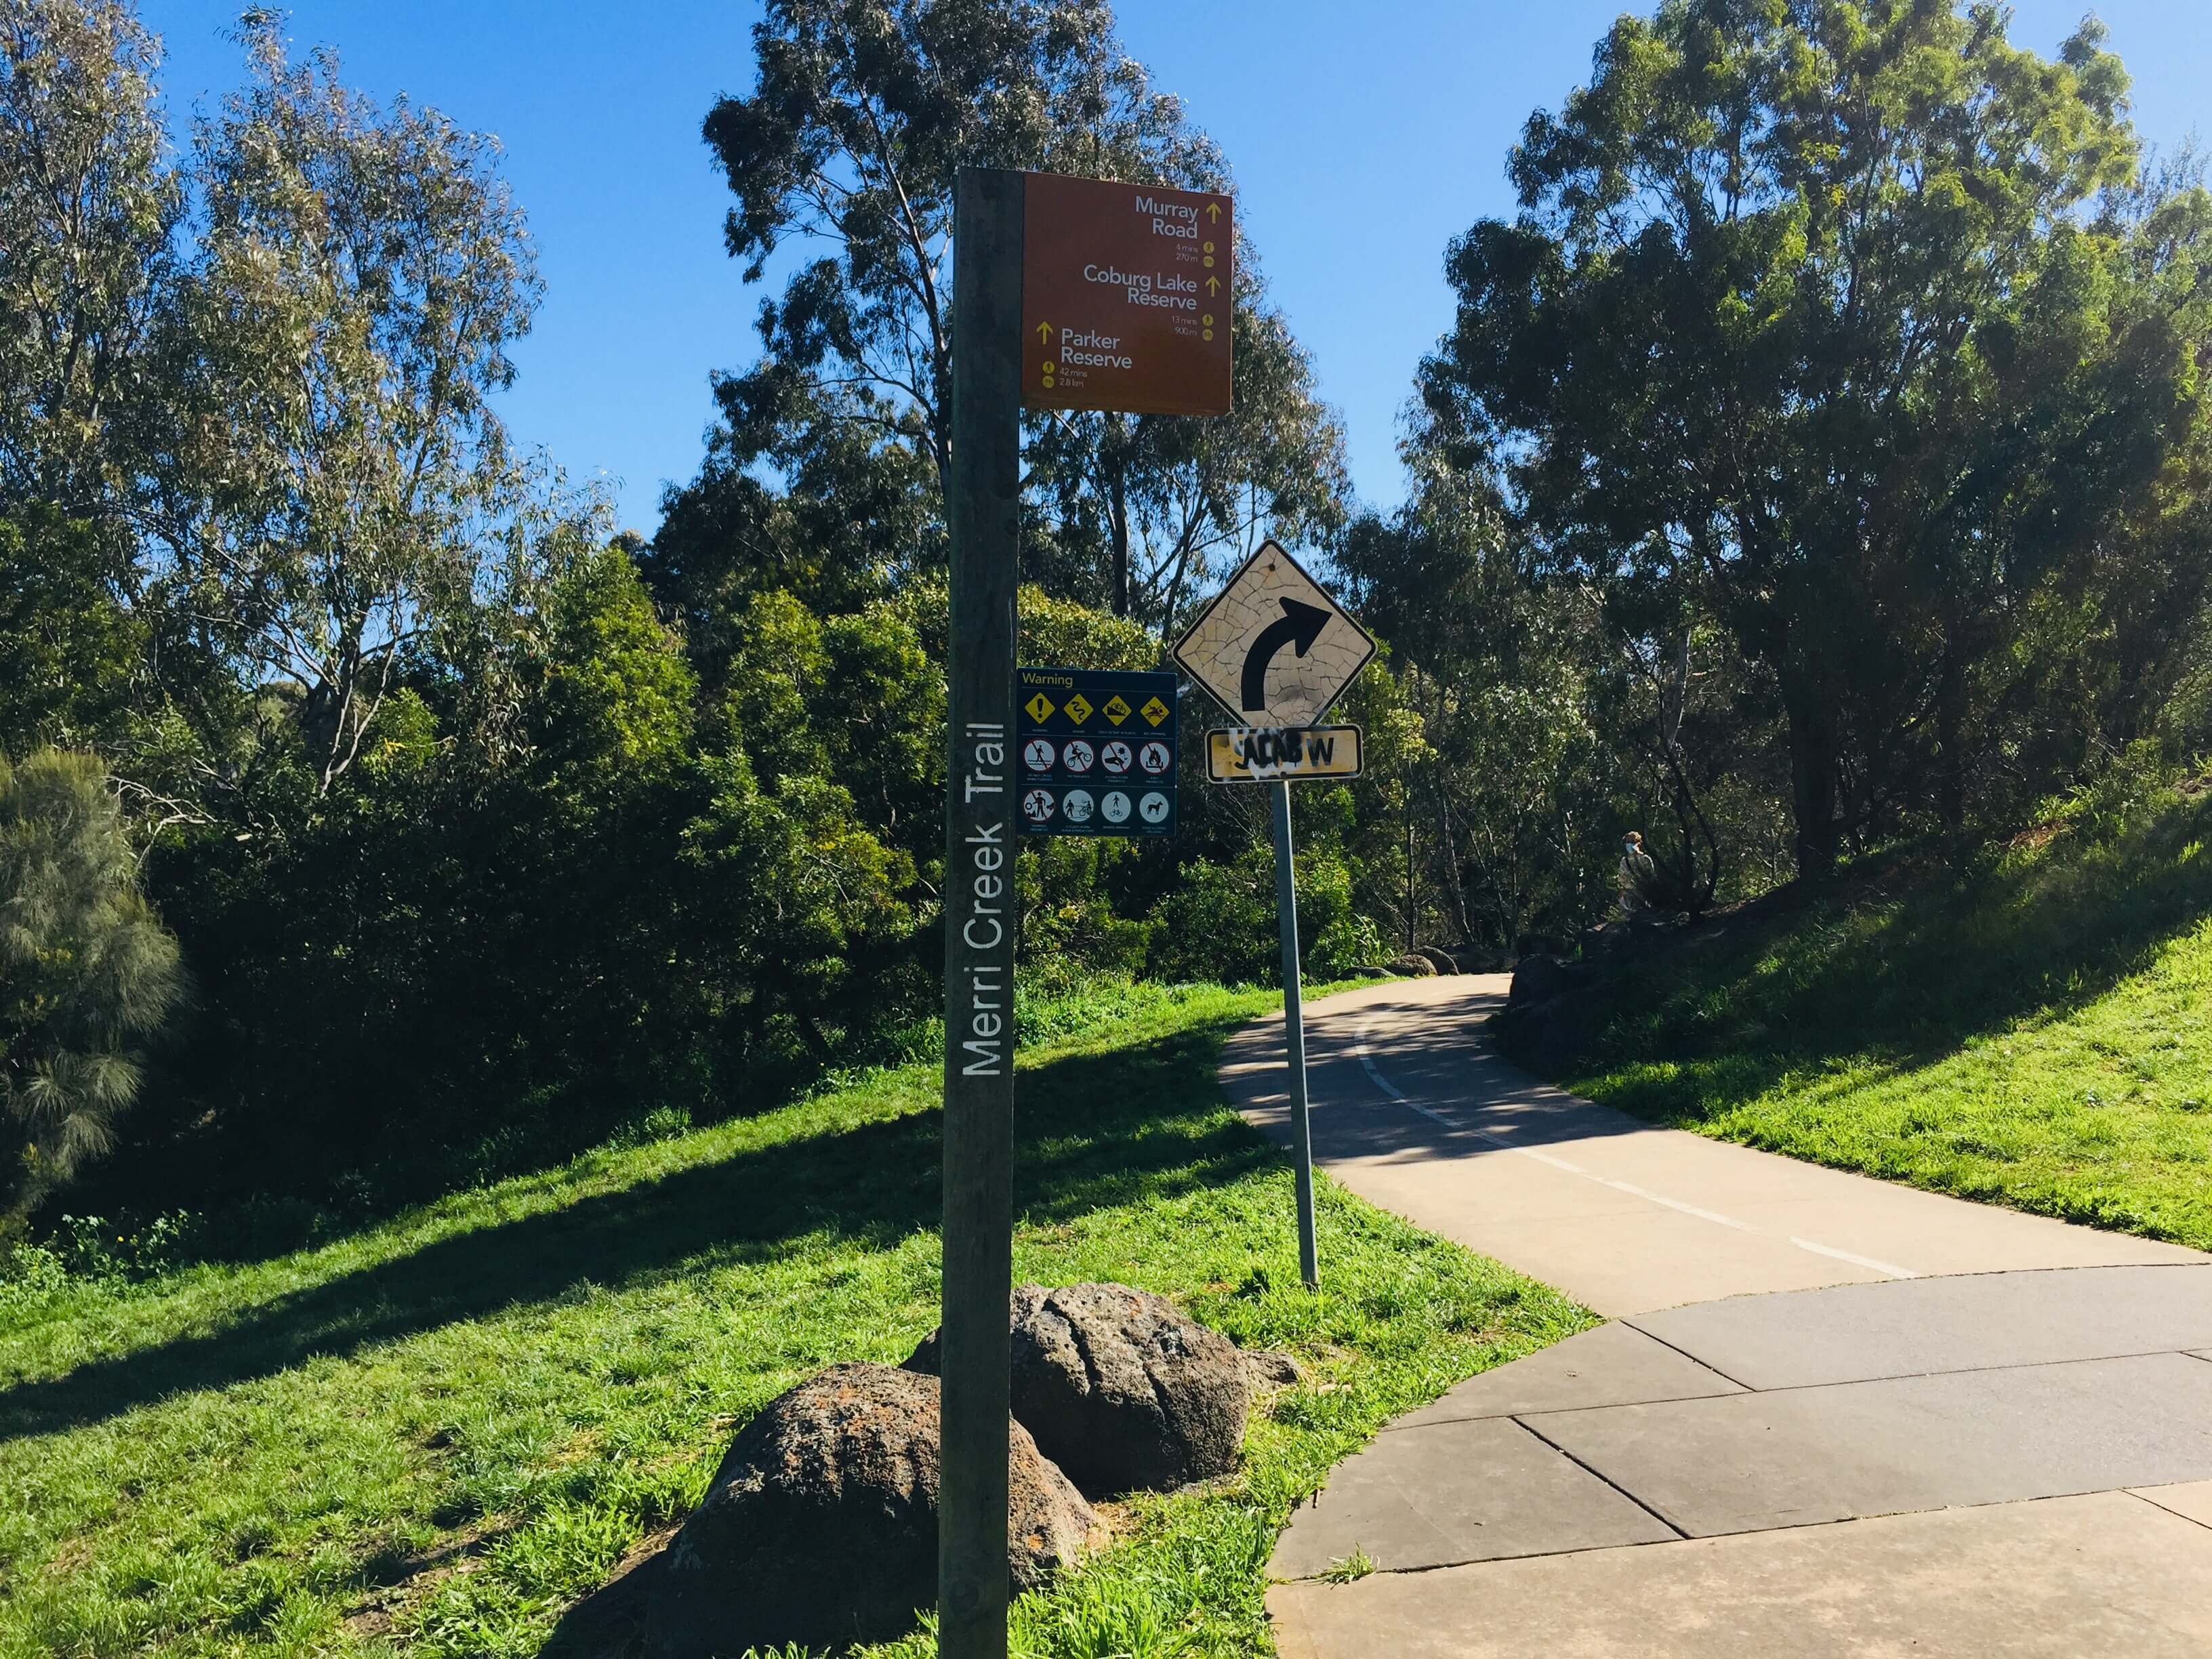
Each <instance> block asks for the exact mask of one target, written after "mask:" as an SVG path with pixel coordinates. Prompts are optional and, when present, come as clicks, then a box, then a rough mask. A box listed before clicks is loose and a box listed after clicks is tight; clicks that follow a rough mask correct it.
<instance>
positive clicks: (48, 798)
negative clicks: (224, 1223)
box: [0, 749, 183, 1216]
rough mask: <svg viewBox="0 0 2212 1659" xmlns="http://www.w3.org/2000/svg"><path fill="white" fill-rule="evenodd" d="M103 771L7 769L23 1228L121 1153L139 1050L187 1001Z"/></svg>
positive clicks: (3, 784)
mask: <svg viewBox="0 0 2212 1659" xmlns="http://www.w3.org/2000/svg"><path fill="white" fill-rule="evenodd" d="M182 994H183V980H182V976H181V975H180V974H179V969H178V963H177V944H176V941H175V940H174V939H172V938H171V937H170V936H169V934H168V933H167V932H166V931H165V930H164V929H163V928H162V927H161V922H160V921H159V920H158V919H156V917H155V915H154V912H153V910H152V908H151V907H149V905H148V904H147V902H146V901H145V898H144V897H143V895H141V894H140V892H139V890H138V884H137V864H136V861H135V860H133V858H132V857H131V847H130V843H129V842H128V841H127V840H126V839H125V836H124V833H123V825H122V822H121V817H120V815H119V814H118V811H117V810H116V805H115V801H114V799H113V797H112V795H111V794H110V793H108V789H107V780H106V774H105V773H104V772H103V770H102V769H101V768H100V763H99V762H98V761H97V760H95V759H94V758H93V757H90V756H88V755H75V754H65V753H64V752H62V751H61V750H54V749H44V750H40V751H38V752H37V753H36V754H33V755H32V756H30V757H28V758H27V759H25V760H23V761H21V762H20V763H17V764H15V765H14V766H12V767H11V766H9V764H8V763H7V762H6V760H5V759H4V758H0V1110H4V1115H0V1206H4V1213H6V1214H8V1215H9V1216H20V1215H21V1213H22V1212H23V1211H24V1210H25V1209H26V1208H27V1207H28V1206H30V1205H32V1204H34V1203H36V1202H37V1201H38V1200H40V1199H41V1198H43V1197H45V1196H46V1194H47V1193H48V1192H50V1191H51V1190H52V1189H53V1188H56V1187H58V1186H59V1185H61V1184H62V1183H63V1182H65V1181H67V1180H68V1179H69V1178H70V1176H72V1175H74V1174H75V1173H76V1171H77V1170H78V1168H79V1167H80V1166H81V1165H82V1164H84V1163H85V1162H86V1161H87V1160H88V1159H89V1158H93V1157H94V1156H95V1155H96V1154H99V1153H101V1152H106V1151H107V1150H108V1148H109V1147H110V1146H112V1145H113V1144H114V1139H115V1133H116V1125H117V1122H118V1119H119V1118H120V1117H121V1116H122V1115H123V1113H124V1112H125V1110H126V1109H128V1108H129V1107H130V1105H131V1103H132V1102H133V1101H134V1100H136V1099H137V1096H138V1086H139V1077H140V1070H139V1063H138V1057H137V1049H138V1047H139V1045H140V1044H142V1043H143V1042H146V1041H147V1040H148V1039H149V1038H150V1037H152V1036H154V1035H155V1033H156V1032H158V1031H159V1030H161V1026H162V1025H163V1024H164V1023H165V1022H166V1021H167V1019H168V1018H169V1016H170V1014H171V1012H173V1010H174V1009H175V1007H176V1006H177V1003H178V1001H179V998H180V996H181V995H182Z"/></svg>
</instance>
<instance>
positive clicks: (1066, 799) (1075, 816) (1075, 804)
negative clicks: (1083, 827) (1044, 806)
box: [1060, 789, 1091, 823]
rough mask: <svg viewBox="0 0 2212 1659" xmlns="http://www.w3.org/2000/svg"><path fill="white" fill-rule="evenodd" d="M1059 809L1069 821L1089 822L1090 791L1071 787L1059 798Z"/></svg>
mask: <svg viewBox="0 0 2212 1659" xmlns="http://www.w3.org/2000/svg"><path fill="white" fill-rule="evenodd" d="M1060 811H1061V813H1062V814H1064V815H1065V816H1066V819H1067V821H1068V822H1069V823H1090V822H1091V792H1090V791H1089V790H1088V789H1071V790H1069V791H1068V792H1067V793H1066V794H1064V795H1062V796H1061V797H1060Z"/></svg>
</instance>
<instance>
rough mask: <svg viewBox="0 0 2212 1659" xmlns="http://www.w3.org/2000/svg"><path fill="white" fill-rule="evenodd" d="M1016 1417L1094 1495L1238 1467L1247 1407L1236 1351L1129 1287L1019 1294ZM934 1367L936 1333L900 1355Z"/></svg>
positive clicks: (1039, 1289)
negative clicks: (909, 1353)
mask: <svg viewBox="0 0 2212 1659" xmlns="http://www.w3.org/2000/svg"><path fill="white" fill-rule="evenodd" d="M1012 1334H1013V1405H1014V1418H1015V1420H1016V1421H1017V1422H1018V1423H1019V1424H1020V1425H1022V1426H1023V1427H1024V1428H1025V1429H1027V1430H1028V1431H1030V1434H1031V1435H1032V1436H1034V1437H1036V1444H1037V1448H1038V1449H1039V1450H1040V1451H1042V1452H1043V1453H1044V1455H1046V1456H1048V1457H1049V1458H1051V1459H1052V1460H1053V1462H1055V1463H1057V1464H1059V1465H1060V1468H1062V1469H1063V1470H1065V1471H1066V1473H1067V1474H1068V1476H1069V1478H1070V1479H1072V1480H1073V1481H1074V1482H1075V1484H1076V1485H1077V1486H1080V1487H1081V1488H1082V1489H1083V1490H1084V1492H1086V1493H1088V1494H1089V1495H1090V1496H1091V1497H1093V1498H1111V1497H1115V1496H1118V1495H1119V1494H1121V1493H1123V1492H1137V1491H1158V1492H1164V1491H1168V1490H1170V1489H1171V1488H1173V1487H1176V1486H1183V1485H1185V1484H1187V1483H1188V1482H1190V1481H1193V1480H1207V1479H1210V1478H1211V1477H1212V1476H1214V1475H1218V1474H1228V1473H1229V1472H1230V1471H1231V1469H1233V1468H1236V1467H1237V1455H1238V1453H1239V1450H1240V1449H1241V1448H1242V1447H1243V1441H1244V1420H1245V1417H1246V1415H1247V1413H1249V1411H1250V1409H1251V1398H1252V1376H1251V1372H1250V1370H1249V1366H1248V1364H1247V1362H1246V1357H1245V1355H1244V1354H1243V1351H1242V1350H1240V1349H1239V1348H1238V1347H1237V1345H1236V1344H1235V1343H1233V1342H1231V1341H1230V1340H1229V1339H1228V1338H1227V1337H1225V1336H1223V1335H1222V1334H1220V1333H1219V1332H1218V1331H1211V1330H1208V1329H1207V1328H1206V1327H1205V1326H1203V1325H1200V1324H1199V1323H1197V1322H1195V1321H1194V1320H1191V1319H1188V1318H1186V1317H1184V1316H1183V1315H1182V1312H1181V1310H1178V1309H1177V1308H1176V1305H1175V1304H1173V1303H1172V1302H1170V1301H1169V1300H1168V1299H1167V1298H1166V1297H1164V1296H1155V1295H1153V1294H1152V1292H1150V1291H1139V1290H1135V1289H1133V1288H1132V1287H1131V1286H1129V1285H1067V1286H1066V1287H1065V1288H1063V1289H1060V1290H1048V1289H1046V1288H1045V1287H1044V1286H1043V1285H1022V1286H1020V1287H1019V1288H1018V1289H1017V1290H1016V1291H1014V1295H1013V1304H1012ZM906 1363H907V1365H908V1369H910V1370H915V1371H920V1372H926V1373H928V1374H931V1375H934V1374H935V1373H936V1371H937V1369H938V1358H937V1334H936V1333H934V1332H932V1333H931V1334H929V1335H928V1336H927V1337H926V1338H924V1339H923V1340H922V1343H921V1346H920V1347H918V1348H916V1349H915V1352H914V1354H913V1356H912V1357H911V1358H908V1361H907V1362H906Z"/></svg>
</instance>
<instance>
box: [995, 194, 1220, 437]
mask: <svg viewBox="0 0 2212 1659" xmlns="http://www.w3.org/2000/svg"><path fill="white" fill-rule="evenodd" d="M1234 216H1235V204H1233V203H1232V202H1231V200H1230V198H1229V197H1226V196H1216V195H1213V194H1211V193H1210V192H1207V191H1193V190H1163V189H1161V188H1160V187H1159V186H1158V185H1121V184H1115V183H1114V182H1112V181H1111V180H1109V179H1069V178H1066V177H1063V176H1062V175H1060V174H1059V173H1026V174H1024V189H1023V219H1024V223H1023V228H1022V346H1023V350H1022V402H1023V404H1024V405H1025V406H1026V407H1028V408H1030V409H1115V410H1128V411H1131V412H1133V413H1135V414H1139V415H1226V414H1227V413H1228V412H1229V405H1230V395H1229V376H1230V356H1229V345H1230V341H1229V317H1230V311H1231V295H1233V293H1234V292H1235V283H1234V280H1233V277H1234V267H1233V264H1232V260H1233V258H1234V256H1233V253H1232V252H1231V250H1232V248H1233V247H1234V246H1235V238H1234V236H1233V234H1232V228H1233V224H1234Z"/></svg>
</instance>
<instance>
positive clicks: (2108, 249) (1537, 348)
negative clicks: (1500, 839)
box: [1421, 0, 2206, 871]
mask: <svg viewBox="0 0 2212 1659" xmlns="http://www.w3.org/2000/svg"><path fill="white" fill-rule="evenodd" d="M2006 25H2007V13H2006V12H2005V11H2004V9H2002V8H2001V7H1999V6H1996V5H1995V4H1981V3H1977V4H1973V5H1968V6H1957V5H1954V4H1953V3H1950V0H1666V3H1664V4H1662V6H1661V7H1660V8H1659V9H1658V12H1657V14H1656V16H1654V17H1652V18H1650V19H1648V20H1647V19H1644V18H1638V17H1632V16H1625V17H1623V18H1622V19H1621V20H1620V21H1618V22H1617V23H1615V24H1614V25H1613V28H1612V29H1611V31H1610V32H1609V33H1607V37H1606V39H1605V40H1603V42H1601V45H1600V46H1599V47H1598V50H1597V53H1596V58H1595V66H1594V72H1593V75H1592V78H1591V81H1590V83H1589V85H1588V86H1587V87H1585V88H1581V89H1579V90H1577V92H1575V93H1574V94H1572V95H1571V97H1570V98H1569V99H1568V100H1566V103H1565V106H1564V107H1563V108H1562V109H1561V111H1560V112H1559V113H1558V114H1556V115H1554V114H1551V113H1546V112H1539V113H1538V114H1536V115H1535V116H1534V117H1533V118H1531V119H1530V120H1529V122H1528V126H1527V128H1526V131H1525V132H1524V135H1523V137H1522V142H1521V143H1520V144H1519V146H1518V147H1517V148H1516V149H1515V151H1514V152H1513V155H1512V160H1511V163H1510V174H1511V177H1512V179H1513V182H1514V185H1515V186H1516V190H1517V191H1518V192H1519V197H1520V203H1521V211H1520V213H1519V215H1518V216H1517V217H1516V218H1515V219H1513V220H1511V221H1504V220H1485V221H1482V222H1479V223H1477V224H1476V225H1475V226H1474V228H1472V229H1471V230H1469V231H1468V233H1467V234H1466V235H1465V236H1463V237H1462V238H1461V239H1459V240H1457V241H1456V242H1455V244H1454V245H1453V246H1452V249H1451V252H1450V256H1449V276H1450V279H1451V281H1452V283H1453V284H1454V286H1455V289H1457V292H1458V296H1459V307H1458V317H1457V321H1456V325H1455V328H1454V330H1453V331H1452V332H1451V333H1450V334H1449V336H1448V337H1446V339H1445V341H1444V342H1443V344H1442V346H1441V347H1440V349H1438V351H1437V353H1436V354H1435V355H1434V356H1433V357H1431V359H1430V361H1429V362H1427V363H1426V364H1425V367H1424V369H1423V372H1422V379H1421V391H1422V397H1423V399H1424V402H1425V408H1426V410H1427V413H1428V416H1429V417H1430V418H1431V420H1432V421H1433V422H1435V424H1436V425H1437V428H1439V429H1440V430H1442V431H1443V433H1445V434H1446V435H1447V437H1448V438H1449V441H1453V442H1456V443H1458V444H1460V445H1461V446H1462V447H1465V448H1466V449H1467V450H1468V453H1470V454H1472V455H1476V456H1483V455H1492V454H1495V455H1498V456H1501V457H1503V458H1504V464H1505V467H1504V470H1505V477H1506V481H1507V483H1508V486H1509V493H1510V497H1511V505H1512V507H1513V510H1514V511H1515V512H1516V514H1517V515H1519V518H1520V520H1521V522H1522V525H1523V526H1524V528H1525V530H1526V532H1527V533H1528V535H1529V536H1530V538H1532V541H1533V542H1534V544H1536V545H1538V546H1539V547H1540V549H1541V552H1542V556H1543V557H1544V558H1545V560H1546V561H1547V563H1548V565H1549V567H1550V568H1553V569H1557V570H1560V571H1567V572H1572V573H1575V574H1580V575H1583V576H1584V577H1587V578H1589V579H1590V580H1596V581H1600V582H1610V581H1612V580H1615V579H1617V578H1618V577H1619V576H1620V574H1621V573H1622V572H1623V570H1624V569H1625V568H1626V567H1627V566H1628V564H1629V563H1630V562H1631V560H1632V558H1633V559H1635V560H1638V561H1641V562H1642V563H1643V565H1644V568H1645V572H1646V574H1647V575H1648V576H1649V578H1650V580H1657V581H1660V582H1662V583H1664V584H1667V585H1671V586H1674V588H1675V589H1677V590H1678V595H1679V603H1678V604H1677V605H1676V606H1675V607H1674V608H1675V611H1676V612H1677V614H1680V613H1682V612H1685V611H1689V612H1696V613H1701V614H1705V615H1710V616H1711V617H1715V618H1717V620H1718V621H1719V622H1720V623H1722V624H1723V625H1724V626H1725V627H1727V628H1728V629H1729V630H1730V631H1731V632H1732V633H1733V635H1735V640H1736V641H1737V644H1738V647H1739V648H1740V650H1741V653H1742V654H1743V656H1744V658H1745V659H1746V660H1747V662H1749V663H1751V664H1753V665H1756V666H1757V667H1758V668H1759V670H1760V671H1762V672H1765V673H1766V674H1769V675H1771V677H1772V683H1773V685H1774V687H1775V691H1776V695H1777V696H1778V699H1779V702H1780V703H1781V706H1782V708H1783V711H1784V715H1785V718H1786V725H1787V732H1788V747H1789V755H1790V769H1791V796H1792V804H1793V811H1794V817H1795V824H1796V831H1795V833H1796V860H1797V864H1798V866H1799V867H1800V868H1801V869H1802V870H1807V871H1813V870H1818V869H1820V868H1823V867H1825V866H1826V865H1827V864H1828V863H1829V862H1830V861H1831V860H1832V859H1833V858H1834V857H1835V855H1836V854H1837V852H1838V847H1839V845H1840V844H1841V842H1842V841H1843V840H1844V837H1846V836H1858V835H1865V834H1869V833H1879V832H1880V831H1881V830H1882V829H1884V828H1886V827H1893V826H1894V825H1895V824H1897V823H1900V822H1903V821H1905V819H1906V818H1907V817H1909V816H1910V815H1911V814H1913V813H1916V812H1928V811H1933V812H1935V813H1937V814H1940V816H1942V817H1944V818H1948V819H1949V820H1951V821H1953V822H1956V821H1958V820H1959V819H1960V817H1962V816H1963V815H1964V813H1965V811H1966V805H1967V798H1968V794H1969V793H1970V791H1971V790H1972V788H1973V787H1975V786H1976V781H1977V779H1978V777H1979V776H1981V775H1983V774H1984V773H1985V772H1986V771H1987V770H1988V769H1991V768H1994V767H1996V765H1998V764H1999V763H2000V762H2001V761H2002V758H2003V757H2002V756H2001V755H2000V754H1999V753H1998V750H2000V749H2001V748H2002V743H2001V737H2000V733H1999V732H1998V730H1997V726H1998V723H1999V721H2000V720H2001V717H2002V711H2003V710H2004V709H2005V708H2006V707H2007V705H2008V701H2010V700H2012V699H2013V698H2015V696H2017V695H2018V690H2017V688H2018V685H2019V684H2020V680H2021V674H2022V673H2023V672H2024V671H2027V669H2028V668H2030V667H2032V666H2033V663H2032V657H2033V653H2028V652H2026V651H2025V650H2024V649H2023V648H2022V645H2023V641H2025V640H2026V639H2027V637H2028V636H2029V635H2031V634H2033V633H2037V632H2040V633H2041V634H2042V635H2045V636H2051V635H2063V633H2064V632H2065V630H2064V629H2063V628H2058V627H2054V626H2052V625H2050V623H2048V621H2047V620H2045V619H2047V617H2048V613H2049V612H2050V611H2051V610H2052V609H2053V608H2054V606H2056V605H2058V604H2059V602H2060V601H2061V599H2063V595H2065V594H2066V593H2068V592H2077V593H2078V592H2081V590H2082V588H2083V585H2084V584H2085V583H2086V582H2087V581H2088V580H2090V579H2091V575H2092V572H2093V567H2094V565H2095V564H2096V562H2097V559H2098V556H2099V550H2100V547H2101V546H2103V545H2104V544H2106V542H2107V541H2108V540H2109V538H2110V537H2111V535H2112V533H2113V532H2114V530H2115V528H2116V526H2118V525H2119V524H2120V523H2121V521H2122V520H2124V519H2125V518H2126V517H2127V516H2128V515H2129V514H2130V513H2136V512H2139V511H2140V510H2141V509H2142V507H2144V506H2145V504H2146V503H2147V501H2148V500H2149V498H2150V495H2151V494H2152V493H2153V492H2154V490H2155V489H2157V488H2159V481H2160V478H2161V477H2165V476H2166V474H2167V473H2168V471H2169V470H2170V465H2171V463H2172V458H2173V456H2174V455H2175V453H2176V451H2177V449H2178V448H2180V447H2186V446H2188V445H2189V444H2191V443H2192V442H2194V441H2196V440H2195V439H2194V438H2193V437H2192V434H2194V433H2196V432H2197V430H2198V429H2199V428H2200V426H2201V419H2202V416H2201V410H2200V409H2199V405H2198V393H2197V368H2196V364H2197V351H2198V349H2199V347H2200V343H2202V342H2203V339H2204V337H2205V329H2204V316H2203V310H2204V307H2205V304H2206V300H2205V296H2204V289H2203V284H2202V283H2200V282H2198V281H2197V270H2198V269H2199V266H2200V262H2201V248H2202V246H2203V228H2202V225H2203V212H2202V209H2201V203H2200V200H2199V198H2198V197H2196V196H2195V195H2194V194H2193V193H2192V192H2186V191H2185V192H2181V196H2183V197H2187V199H2176V198H2172V197H2168V198H2161V199H2159V200H2156V201H2151V202H2145V201H2142V200H2141V199H2140V197H2138V196H2137V195H2136V194H2134V193H2132V192H2133V191H2134V189H2135V186H2136V179H2137V170H2138V155H2137V149H2138V146H2137V141H2136V136H2135V134H2134V132H2133V130H2132V129H2131V127H2130V125H2129V122H2128V118H2127V106H2126V98H2125V94H2126V88H2127V81H2126V76H2125V75H2124V71H2123V70H2122V69H2121V66H2120V64H2119V63H2118V59H2117V58H2114V57H2113V56H2112V54H2110V53H2109V52H2106V51H2105V50H2103V47H2102V44H2101V41H2102V31H2101V29H2100V27H2098V26H2097V25H2096V24H2095V23H2094V22H2093V21H2091V22H2089V23H2086V24H2085V25H2084V26H2083V27H2082V28H2081V30H2080V31H2079V32H2077V33H2075V35H2074V36H2073V37H2072V38H2071V39H2070V40H2069V41H2068V42H2067V43H2066V44H2065V46H2063V49H2062V51H2061V52H2060V54H2059V56H2058V58H2057V60H2056V61H2046V60H2045V59H2044V58H2039V57H2038V56H2037V55H2035V54H2034V53H2033V52H2027V51H2026V50H2023V49H2021V48H2020V47H2018V46H2015V45H2013V44H2012V43H2011V42H2010V41H2009V40H2008V39H2007V38H2006ZM2075 631H2076V632H2078V629H2076V630H2075Z"/></svg>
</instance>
